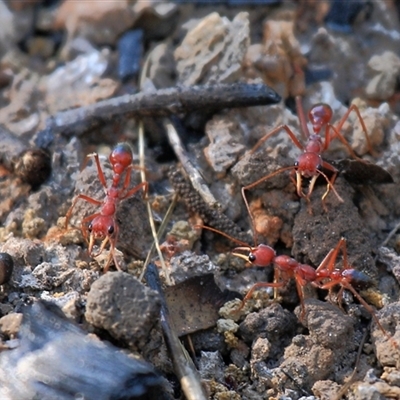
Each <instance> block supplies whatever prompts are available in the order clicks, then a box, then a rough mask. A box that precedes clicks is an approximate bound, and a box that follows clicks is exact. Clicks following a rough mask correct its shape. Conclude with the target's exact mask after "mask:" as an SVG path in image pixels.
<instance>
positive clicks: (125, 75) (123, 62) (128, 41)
mask: <svg viewBox="0 0 400 400" xmlns="http://www.w3.org/2000/svg"><path fill="white" fill-rule="evenodd" d="M118 52H119V60H118V75H119V78H120V79H121V81H123V82H124V81H127V80H128V79H131V78H134V77H135V76H136V75H137V74H138V73H139V70H140V61H141V59H142V56H143V31H142V30H141V29H135V30H133V31H128V32H126V33H124V34H123V35H122V36H121V38H120V39H119V41H118Z"/></svg>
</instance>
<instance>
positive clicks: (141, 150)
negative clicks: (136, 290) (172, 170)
mask: <svg viewBox="0 0 400 400" xmlns="http://www.w3.org/2000/svg"><path fill="white" fill-rule="evenodd" d="M138 141H139V165H140V167H141V171H140V176H141V179H142V182H145V181H146V175H145V162H144V161H145V157H144V128H143V122H142V121H140V122H139V138H138ZM146 208H147V215H148V217H149V223H150V227H151V233H152V235H153V240H154V242H153V243H154V245H155V247H156V250H157V254H158V257H159V259H160V263H161V268H162V270H163V272H164V276H165V281H166V283H167V285H171V279H170V277H169V273H168V269H167V266H166V264H165V260H164V257H163V254H162V251H161V249H160V245H159V243H158V238H157V231H156V226H155V224H154V218H153V210H152V209H151V204H150V201H149V200H148V199H146ZM142 274H143V272H142ZM142 274H141V277H142Z"/></svg>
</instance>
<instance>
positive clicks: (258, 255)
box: [196, 225, 316, 319]
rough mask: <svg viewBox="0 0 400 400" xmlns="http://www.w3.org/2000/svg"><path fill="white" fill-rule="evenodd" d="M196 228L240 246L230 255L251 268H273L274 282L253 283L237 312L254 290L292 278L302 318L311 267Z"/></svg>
mask: <svg viewBox="0 0 400 400" xmlns="http://www.w3.org/2000/svg"><path fill="white" fill-rule="evenodd" d="M196 227H198V228H204V229H207V230H210V231H212V232H215V233H218V234H220V235H222V236H224V237H226V238H227V239H229V240H231V241H233V242H236V243H239V244H241V245H242V246H239V247H236V248H234V249H233V250H232V251H231V253H232V254H233V255H234V256H236V257H240V258H242V259H243V260H245V261H247V262H249V263H250V264H251V265H252V266H254V267H268V266H269V265H271V264H272V265H273V266H274V273H275V278H274V282H257V283H255V284H254V285H253V286H252V287H251V288H250V290H249V291H248V292H247V294H246V296H245V297H244V298H243V300H242V304H241V306H240V308H239V310H240V309H242V308H243V307H244V305H245V304H246V302H247V300H249V299H250V298H251V297H252V295H253V293H254V291H255V290H257V289H259V288H262V287H272V288H280V287H284V286H286V285H287V283H288V282H289V280H290V279H291V278H294V280H295V282H296V288H297V293H298V295H299V299H300V305H301V316H300V319H302V318H303V317H304V315H305V306H304V294H303V287H304V286H305V285H306V284H307V283H309V282H312V281H313V280H315V278H316V273H315V269H314V268H313V267H311V266H310V265H307V264H301V263H299V262H297V261H296V260H295V259H294V258H292V257H289V256H287V255H281V256H277V255H276V252H275V250H274V249H273V248H272V247H270V246H268V245H266V244H259V245H258V246H256V247H251V246H249V245H247V244H246V243H244V242H242V241H240V240H237V239H235V238H233V237H231V236H229V235H227V234H226V233H224V232H221V231H219V230H217V229H214V228H211V227H209V226H204V225H197V226H196ZM242 251H245V252H246V254H243V253H241V252H242Z"/></svg>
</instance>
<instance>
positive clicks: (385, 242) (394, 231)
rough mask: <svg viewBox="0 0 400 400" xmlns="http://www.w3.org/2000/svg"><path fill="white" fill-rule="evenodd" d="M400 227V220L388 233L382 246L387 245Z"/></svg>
mask: <svg viewBox="0 0 400 400" xmlns="http://www.w3.org/2000/svg"><path fill="white" fill-rule="evenodd" d="M399 229H400V221H399V222H398V223H397V224H396V226H395V227H394V228H393V229H392V230H391V231H390V232H389V234H388V235H387V237H386V239H385V240H384V241H383V242H382V244H381V247H382V246H386V245H387V244H388V243H389V241H390V239H391V238H392V237H393V236H394V235H395V234H396V232H397V231H398V230H399Z"/></svg>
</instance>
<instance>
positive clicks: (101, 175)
mask: <svg viewBox="0 0 400 400" xmlns="http://www.w3.org/2000/svg"><path fill="white" fill-rule="evenodd" d="M87 157H88V158H89V157H93V158H94V161H95V162H96V167H97V174H98V176H99V180H100V182H101V184H102V185H103V187H104V188H105V189H107V182H106V178H105V177H104V172H103V168H102V167H101V164H100V160H99V155H98V154H97V153H92V154H88V155H87Z"/></svg>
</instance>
